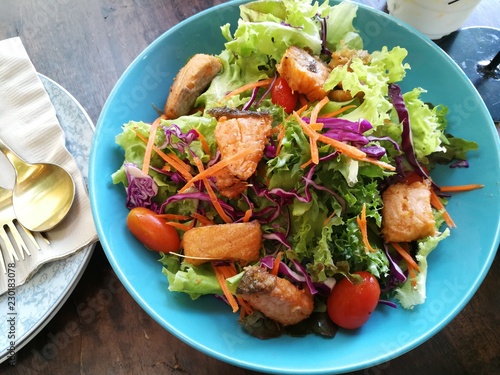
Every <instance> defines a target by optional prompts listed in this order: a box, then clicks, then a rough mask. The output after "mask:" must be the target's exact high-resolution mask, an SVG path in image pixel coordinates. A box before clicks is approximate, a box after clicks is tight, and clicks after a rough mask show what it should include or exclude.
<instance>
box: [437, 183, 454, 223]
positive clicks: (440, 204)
mask: <svg viewBox="0 0 500 375" xmlns="http://www.w3.org/2000/svg"><path fill="white" fill-rule="evenodd" d="M431 205H432V207H434V208H435V209H436V210H438V211H442V214H443V219H444V221H445V222H446V225H448V227H450V228H455V227H456V225H455V222H454V221H453V219H452V218H451V216H450V214H449V213H448V212H447V211H446V208H445V207H444V204H443V202H441V199H439V197H438V196H437V194H436V192H435V191H434V189H431Z"/></svg>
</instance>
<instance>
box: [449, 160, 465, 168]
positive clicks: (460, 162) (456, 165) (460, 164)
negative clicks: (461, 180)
mask: <svg viewBox="0 0 500 375" xmlns="http://www.w3.org/2000/svg"><path fill="white" fill-rule="evenodd" d="M450 168H469V162H468V161H467V160H458V161H456V162H454V163H453V164H451V165H450Z"/></svg>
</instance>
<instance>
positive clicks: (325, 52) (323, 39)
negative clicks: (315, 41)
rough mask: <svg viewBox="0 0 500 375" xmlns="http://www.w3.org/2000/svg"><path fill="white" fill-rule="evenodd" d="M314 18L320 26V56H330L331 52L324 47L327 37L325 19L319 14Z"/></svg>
mask: <svg viewBox="0 0 500 375" xmlns="http://www.w3.org/2000/svg"><path fill="white" fill-rule="evenodd" d="M316 18H317V19H318V20H319V22H320V24H321V54H323V55H328V56H331V55H332V52H331V51H330V50H329V49H328V47H327V46H326V36H327V35H328V29H327V22H326V18H325V17H321V16H320V15H319V14H316Z"/></svg>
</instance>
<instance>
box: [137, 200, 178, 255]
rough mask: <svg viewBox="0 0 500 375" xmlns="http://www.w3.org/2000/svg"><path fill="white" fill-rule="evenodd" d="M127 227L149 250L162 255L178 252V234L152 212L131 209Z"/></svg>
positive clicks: (142, 208)
mask: <svg viewBox="0 0 500 375" xmlns="http://www.w3.org/2000/svg"><path fill="white" fill-rule="evenodd" d="M127 227H128V229H129V230H130V232H132V234H133V235H134V236H135V237H136V238H137V239H138V240H139V241H140V242H142V243H143V244H144V246H146V247H147V248H148V249H150V250H153V251H158V252H159V251H162V252H164V253H170V252H177V251H179V248H180V245H181V241H180V238H179V234H178V233H177V231H176V230H175V228H174V227H172V226H171V225H168V224H167V223H166V221H165V219H162V218H161V217H158V215H157V214H156V212H154V211H151V210H149V209H147V208H144V207H136V208H133V209H132V210H130V212H129V214H128V216H127Z"/></svg>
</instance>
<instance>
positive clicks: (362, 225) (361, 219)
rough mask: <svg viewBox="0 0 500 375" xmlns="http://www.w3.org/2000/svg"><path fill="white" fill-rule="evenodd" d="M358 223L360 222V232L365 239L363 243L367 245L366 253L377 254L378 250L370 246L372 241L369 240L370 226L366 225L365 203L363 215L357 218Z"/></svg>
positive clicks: (362, 210)
mask: <svg viewBox="0 0 500 375" xmlns="http://www.w3.org/2000/svg"><path fill="white" fill-rule="evenodd" d="M356 221H357V222H358V226H359V230H360V232H361V236H362V238H363V243H364V245H365V250H366V252H367V253H368V252H372V253H374V252H376V250H375V249H374V248H373V247H372V245H370V241H369V240H368V226H367V223H366V204H365V203H363V208H362V209H361V214H360V215H359V216H358V217H356Z"/></svg>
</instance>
